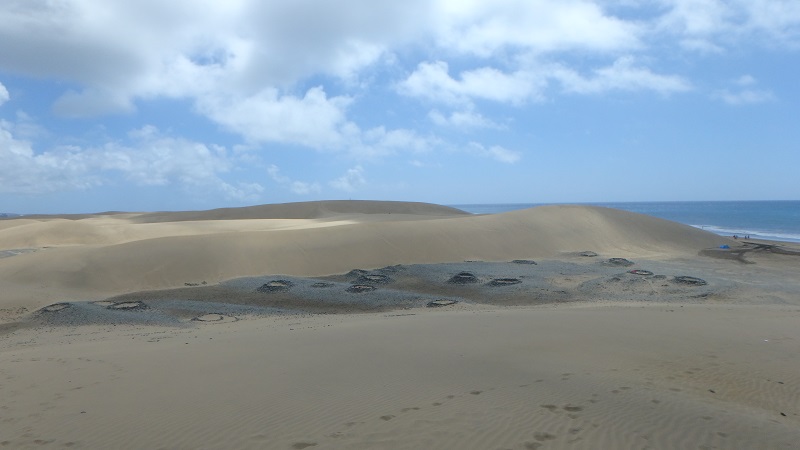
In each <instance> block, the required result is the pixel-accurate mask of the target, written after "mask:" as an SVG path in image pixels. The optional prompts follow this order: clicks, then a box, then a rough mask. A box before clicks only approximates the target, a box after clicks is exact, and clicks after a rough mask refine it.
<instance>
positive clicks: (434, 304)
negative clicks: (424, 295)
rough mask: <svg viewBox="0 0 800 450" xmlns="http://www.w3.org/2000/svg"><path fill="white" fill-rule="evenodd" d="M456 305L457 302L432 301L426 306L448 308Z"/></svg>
mask: <svg viewBox="0 0 800 450" xmlns="http://www.w3.org/2000/svg"><path fill="white" fill-rule="evenodd" d="M456 303H458V301H457V300H433V301H430V302H428V304H427V305H426V306H427V307H428V308H441V307H442V306H450V305H455V304H456Z"/></svg>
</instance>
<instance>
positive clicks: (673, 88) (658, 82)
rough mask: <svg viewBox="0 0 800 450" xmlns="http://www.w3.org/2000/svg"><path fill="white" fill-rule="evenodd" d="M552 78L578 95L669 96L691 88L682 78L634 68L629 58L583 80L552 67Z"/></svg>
mask: <svg viewBox="0 0 800 450" xmlns="http://www.w3.org/2000/svg"><path fill="white" fill-rule="evenodd" d="M552 76H553V78H556V79H558V80H559V81H560V82H561V84H562V85H563V86H564V90H565V91H567V92H574V93H579V94H597V93H602V92H607V91H612V90H621V91H643V90H646V91H655V92H658V93H660V94H671V93H675V92H685V91H688V90H690V89H691V84H690V83H689V82H688V81H687V80H685V79H684V78H683V77H680V76H677V75H662V74H658V73H655V72H653V71H651V70H650V69H648V68H646V67H641V66H637V65H636V63H635V61H634V59H633V58H632V57H629V56H626V57H622V58H619V59H617V60H616V61H614V63H613V64H611V65H610V66H607V67H603V68H599V69H595V70H594V73H593V74H592V76H590V77H583V76H581V75H580V74H578V73H576V72H575V71H573V70H570V69H567V68H563V67H559V68H554V69H553V73H552Z"/></svg>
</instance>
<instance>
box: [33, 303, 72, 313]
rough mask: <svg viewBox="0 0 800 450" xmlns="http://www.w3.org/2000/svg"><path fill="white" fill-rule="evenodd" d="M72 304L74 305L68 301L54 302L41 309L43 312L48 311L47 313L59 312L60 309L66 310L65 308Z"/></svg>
mask: <svg viewBox="0 0 800 450" xmlns="http://www.w3.org/2000/svg"><path fill="white" fill-rule="evenodd" d="M70 306H72V305H70V304H69V303H66V302H62V303H53V304H52V305H47V306H45V307H44V308H42V309H41V311H42V312H47V313H53V312H58V311H62V310H65V309H67V308H69V307H70Z"/></svg>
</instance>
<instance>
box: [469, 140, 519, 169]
mask: <svg viewBox="0 0 800 450" xmlns="http://www.w3.org/2000/svg"><path fill="white" fill-rule="evenodd" d="M467 149H468V151H470V152H471V153H474V154H477V155H479V156H484V157H488V158H492V159H494V160H496V161H499V162H502V163H506V164H513V163H516V162H518V161H519V160H520V159H522V153H520V152H518V151H514V150H509V149H507V148H504V147H501V146H499V145H494V146H492V147H489V148H486V147H485V146H483V145H481V144H479V143H477V142H470V143H469V145H468V146H467Z"/></svg>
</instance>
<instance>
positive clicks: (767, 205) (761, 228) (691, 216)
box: [452, 200, 800, 242]
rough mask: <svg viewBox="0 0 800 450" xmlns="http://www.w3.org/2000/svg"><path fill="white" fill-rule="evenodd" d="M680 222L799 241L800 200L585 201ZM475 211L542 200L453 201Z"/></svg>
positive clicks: (728, 232)
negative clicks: (490, 202)
mask: <svg viewBox="0 0 800 450" xmlns="http://www.w3.org/2000/svg"><path fill="white" fill-rule="evenodd" d="M585 204H587V205H592V206H605V207H608V208H616V209H622V210H625V211H631V212H636V213H640V214H647V215H649V216H654V217H659V218H662V219H667V220H672V221H674V222H680V223H684V224H687V225H691V226H693V227H697V228H702V229H704V230H708V231H711V232H714V233H717V234H720V235H723V236H733V235H738V236H748V235H749V236H750V237H751V238H754V239H769V240H779V241H789V242H800V201H796V200H790V201H728V202H640V203H585ZM452 206H453V207H455V208H459V209H462V210H464V211H467V212H470V213H473V214H495V213H501V212H508V211H515V210H519V209H526V208H533V207H535V206H541V204H535V203H530V204H522V203H515V204H482V205H452Z"/></svg>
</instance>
